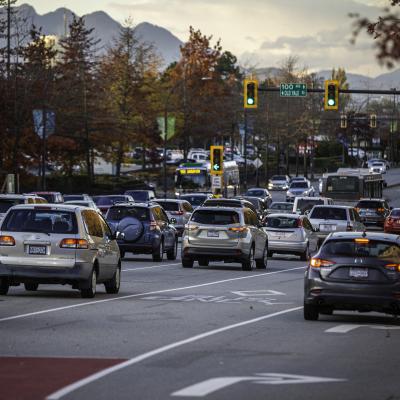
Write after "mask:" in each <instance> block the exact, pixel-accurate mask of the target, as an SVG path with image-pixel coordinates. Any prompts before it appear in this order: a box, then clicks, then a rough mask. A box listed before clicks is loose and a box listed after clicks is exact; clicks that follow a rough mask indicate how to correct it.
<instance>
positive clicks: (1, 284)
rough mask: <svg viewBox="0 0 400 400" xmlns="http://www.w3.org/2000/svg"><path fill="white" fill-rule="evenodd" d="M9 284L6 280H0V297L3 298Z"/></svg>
mask: <svg viewBox="0 0 400 400" xmlns="http://www.w3.org/2000/svg"><path fill="white" fill-rule="evenodd" d="M9 288H10V284H9V282H8V279H7V278H0V295H2V296H5V295H6V294H7V293H8V289H9Z"/></svg>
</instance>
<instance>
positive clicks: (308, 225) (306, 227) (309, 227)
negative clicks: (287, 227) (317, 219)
mask: <svg viewBox="0 0 400 400" xmlns="http://www.w3.org/2000/svg"><path fill="white" fill-rule="evenodd" d="M303 226H304V228H305V229H307V230H309V231H312V230H313V227H312V225H311V223H310V221H309V220H308V218H306V217H304V218H303Z"/></svg>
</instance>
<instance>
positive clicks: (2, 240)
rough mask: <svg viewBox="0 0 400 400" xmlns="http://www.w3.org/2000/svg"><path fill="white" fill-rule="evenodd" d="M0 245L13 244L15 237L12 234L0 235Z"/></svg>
mask: <svg viewBox="0 0 400 400" xmlns="http://www.w3.org/2000/svg"><path fill="white" fill-rule="evenodd" d="M0 246H15V239H14V238H13V237H12V236H6V235H3V236H0Z"/></svg>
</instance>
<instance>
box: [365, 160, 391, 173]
mask: <svg viewBox="0 0 400 400" xmlns="http://www.w3.org/2000/svg"><path fill="white" fill-rule="evenodd" d="M375 162H382V163H384V164H385V166H386V169H387V170H388V169H390V161H388V160H385V159H383V158H371V159H369V160H368V161H367V166H366V167H367V168H371V167H372V164H373V163H375Z"/></svg>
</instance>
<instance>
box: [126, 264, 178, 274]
mask: <svg viewBox="0 0 400 400" xmlns="http://www.w3.org/2000/svg"><path fill="white" fill-rule="evenodd" d="M173 265H181V263H175V264H162V265H153V266H151V267H139V268H128V269H123V270H122V272H130V271H137V270H140V269H152V268H162V267H172V266H173Z"/></svg>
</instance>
